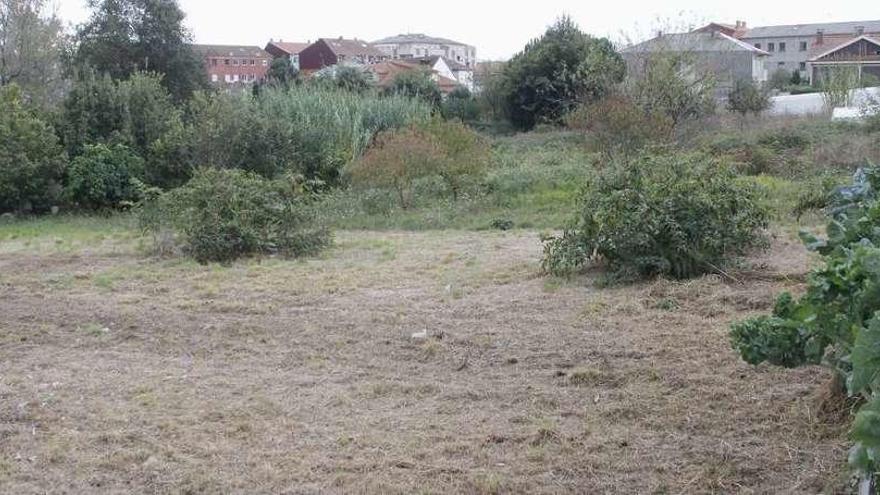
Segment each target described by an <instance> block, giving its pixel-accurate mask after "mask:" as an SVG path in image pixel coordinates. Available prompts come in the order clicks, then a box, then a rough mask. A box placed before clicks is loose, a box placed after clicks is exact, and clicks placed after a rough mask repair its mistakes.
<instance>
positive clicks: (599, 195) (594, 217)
mask: <svg viewBox="0 0 880 495" xmlns="http://www.w3.org/2000/svg"><path fill="white" fill-rule="evenodd" d="M766 224H767V212H766V210H765V208H764V207H762V206H761V205H760V204H759V203H758V201H757V190H756V189H755V187H754V186H753V185H751V184H748V183H746V182H744V181H740V180H738V179H737V177H736V174H735V172H734V171H733V170H732V168H731V167H729V166H727V165H725V164H724V163H721V162H719V161H718V160H715V159H712V158H710V157H707V156H705V155H699V154H689V155H684V154H671V155H662V156H650V155H645V156H643V157H642V158H640V159H638V160H634V161H632V162H629V163H625V164H622V165H612V166H610V167H609V168H608V169H606V170H604V171H603V172H602V173H600V174H598V175H597V176H596V177H595V178H591V179H590V180H589V181H588V183H587V184H586V186H585V187H584V189H583V191H582V192H581V195H580V199H579V203H578V213H577V215H576V216H575V219H574V220H573V222H572V223H571V225H570V226H569V227H568V228H567V229H565V231H564V233H563V235H562V236H561V237H557V238H553V239H550V240H548V241H547V242H546V243H545V257H544V261H543V266H544V269H545V271H547V272H549V273H553V274H557V275H568V274H571V273H572V272H574V271H576V270H578V269H580V268H581V267H583V266H584V265H585V264H586V263H587V262H588V261H589V260H591V259H595V258H600V259H603V260H605V261H606V262H607V263H608V264H609V267H610V268H611V270H612V273H613V274H614V275H616V276H619V277H622V278H634V277H651V276H669V277H674V278H686V277H692V276H695V275H699V274H701V273H706V272H713V271H717V270H719V269H720V268H719V267H720V266H722V265H724V264H725V263H726V262H727V261H728V259H729V256H730V255H731V254H735V253H742V252H743V251H744V250H745V249H747V248H749V247H751V246H754V245H756V244H758V243H759V242H760V241H761V239H762V235H761V229H762V228H763V227H765V226H766Z"/></svg>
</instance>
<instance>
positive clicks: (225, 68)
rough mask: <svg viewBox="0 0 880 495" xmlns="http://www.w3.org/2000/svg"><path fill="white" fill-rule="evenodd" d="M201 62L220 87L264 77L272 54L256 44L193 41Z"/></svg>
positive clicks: (251, 81)
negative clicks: (216, 43) (196, 42)
mask: <svg viewBox="0 0 880 495" xmlns="http://www.w3.org/2000/svg"><path fill="white" fill-rule="evenodd" d="M193 50H195V52H196V53H198V54H199V55H200V56H201V57H202V60H203V61H204V64H205V71H206V72H207V74H208V79H209V80H210V81H211V83H212V84H214V85H216V86H220V87H234V86H236V85H249V84H254V83H257V82H261V81H263V80H264V79H266V73H267V72H268V71H269V65H270V62H271V60H272V56H271V55H269V53H268V52H266V51H265V50H263V49H262V48H260V47H258V46H243V45H193Z"/></svg>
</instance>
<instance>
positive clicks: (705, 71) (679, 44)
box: [621, 28, 768, 100]
mask: <svg viewBox="0 0 880 495" xmlns="http://www.w3.org/2000/svg"><path fill="white" fill-rule="evenodd" d="M669 53H673V54H681V55H682V60H683V61H684V62H685V63H686V64H687V67H683V68H682V70H684V71H686V73H687V74H690V77H693V78H694V81H699V80H700V79H701V78H704V77H706V76H707V75H711V76H712V81H713V84H714V86H715V92H716V97H717V98H718V99H719V100H723V99H725V98H726V97H727V95H728V94H729V93H730V91H731V89H733V86H734V84H735V83H736V81H738V80H751V81H754V82H756V83H762V82H764V81H766V80H767V70H766V68H765V59H766V57H767V56H768V54H767V53H766V52H764V51H762V50H760V49H758V48H756V47H754V46H752V45H749V44H748V43H744V42H742V41H740V40H738V39H736V38H734V37H733V36H730V35H728V34H725V32H722V30H717V29H705V28H704V29H699V30H696V31H693V32H689V33H672V34H658V36H657V37H655V38H652V39H650V40H648V41H645V42H643V43H639V44H637V45H634V46H630V47H627V48H624V49H623V50H621V55H622V56H623V59H624V61H625V62H626V65H627V74H628V75H629V76H630V77H636V78H638V77H640V75H641V74H644V72H645V71H646V70H647V69H648V68H649V67H650V64H651V63H652V59H653V58H654V57H656V56H658V55H661V54H669Z"/></svg>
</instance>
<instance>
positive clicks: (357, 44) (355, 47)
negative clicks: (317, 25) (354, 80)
mask: <svg viewBox="0 0 880 495" xmlns="http://www.w3.org/2000/svg"><path fill="white" fill-rule="evenodd" d="M321 41H323V42H324V43H327V46H329V47H330V49H331V50H333V53H335V54H337V55H347V56H362V55H368V56H375V57H385V56H386V55H385V53H383V52H381V51H380V50H379V49H378V48H376V47H375V46H373V45H372V44H370V43H367V42H366V41H363V40H358V39H353V40H352V39H346V38H321Z"/></svg>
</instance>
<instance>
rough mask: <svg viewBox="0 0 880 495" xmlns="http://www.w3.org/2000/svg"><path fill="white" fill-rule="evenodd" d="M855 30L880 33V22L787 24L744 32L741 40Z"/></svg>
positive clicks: (851, 32)
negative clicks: (861, 29)
mask: <svg viewBox="0 0 880 495" xmlns="http://www.w3.org/2000/svg"><path fill="white" fill-rule="evenodd" d="M857 28H864V32H865V33H880V21H852V22H826V23H818V24H789V25H783V26H759V27H754V28H751V29H748V30H746V32H745V34H744V35H743V38H746V39H748V38H782V37H786V36H815V35H816V32H817V31H819V30H821V31H823V32H824V33H825V34H832V35H833V34H854V33H855V32H856V29H857Z"/></svg>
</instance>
